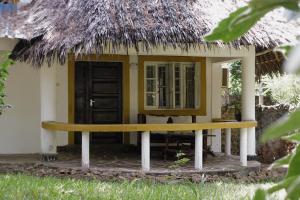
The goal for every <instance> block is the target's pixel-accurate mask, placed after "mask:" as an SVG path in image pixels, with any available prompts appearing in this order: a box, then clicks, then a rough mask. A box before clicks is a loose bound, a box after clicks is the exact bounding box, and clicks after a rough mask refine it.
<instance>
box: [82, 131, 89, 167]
mask: <svg viewBox="0 0 300 200" xmlns="http://www.w3.org/2000/svg"><path fill="white" fill-rule="evenodd" d="M81 137H82V139H81V142H82V144H81V154H82V155H81V156H82V161H81V166H82V168H83V169H88V168H89V167H90V133H89V132H82V135H81Z"/></svg>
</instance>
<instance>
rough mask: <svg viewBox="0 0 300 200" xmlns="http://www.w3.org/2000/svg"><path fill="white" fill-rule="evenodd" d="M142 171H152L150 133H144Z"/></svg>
mask: <svg viewBox="0 0 300 200" xmlns="http://www.w3.org/2000/svg"><path fill="white" fill-rule="evenodd" d="M142 170H143V171H150V132H149V131H145V132H142Z"/></svg>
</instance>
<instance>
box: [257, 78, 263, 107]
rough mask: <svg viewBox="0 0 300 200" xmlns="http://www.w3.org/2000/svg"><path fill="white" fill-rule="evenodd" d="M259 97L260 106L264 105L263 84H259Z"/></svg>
mask: <svg viewBox="0 0 300 200" xmlns="http://www.w3.org/2000/svg"><path fill="white" fill-rule="evenodd" d="M258 89H259V96H258V104H259V105H264V95H263V86H262V83H261V82H260V83H259V88H258Z"/></svg>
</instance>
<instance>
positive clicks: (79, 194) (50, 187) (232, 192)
mask: <svg viewBox="0 0 300 200" xmlns="http://www.w3.org/2000/svg"><path fill="white" fill-rule="evenodd" d="M267 185H270V184H267ZM258 186H259V185H258V184H238V183H221V182H218V183H201V184H194V183H184V184H178V183H177V184H159V183H150V182H142V181H133V182H126V181H125V182H100V181H96V180H95V181H87V180H71V179H57V178H38V177H31V176H25V175H0V199H5V200H8V199H14V200H15V199H136V200H144V199H161V200H163V199H187V200H192V199H250V196H251V195H252V194H253V192H254V190H255V189H256V188H257V187H258ZM264 186H266V184H264Z"/></svg>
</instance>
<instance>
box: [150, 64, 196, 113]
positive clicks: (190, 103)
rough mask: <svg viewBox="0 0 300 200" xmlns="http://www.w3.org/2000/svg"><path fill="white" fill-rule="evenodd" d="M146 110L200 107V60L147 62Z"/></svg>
mask: <svg viewBox="0 0 300 200" xmlns="http://www.w3.org/2000/svg"><path fill="white" fill-rule="evenodd" d="M144 76H145V77H144V91H145V92H144V95H145V96H144V99H145V105H144V106H145V108H146V109H147V110H151V109H152V110H153V109H155V110H157V109H196V108H199V105H200V104H199V103H200V102H199V101H200V99H199V94H200V88H201V87H200V86H201V85H200V81H199V80H200V63H196V62H156V61H147V62H144Z"/></svg>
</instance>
